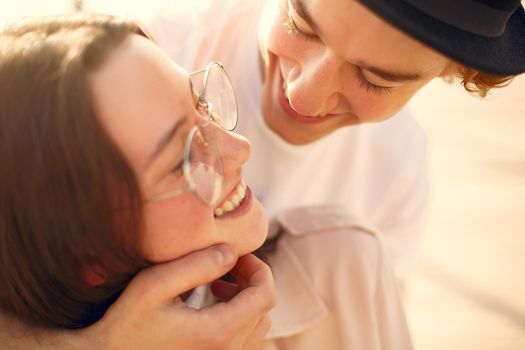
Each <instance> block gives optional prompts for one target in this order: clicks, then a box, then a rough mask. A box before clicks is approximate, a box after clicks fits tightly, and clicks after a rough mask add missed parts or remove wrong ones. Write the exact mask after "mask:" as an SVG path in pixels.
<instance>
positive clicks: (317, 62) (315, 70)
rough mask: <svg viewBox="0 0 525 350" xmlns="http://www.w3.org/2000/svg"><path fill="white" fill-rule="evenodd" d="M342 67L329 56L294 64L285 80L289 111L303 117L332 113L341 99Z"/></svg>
mask: <svg viewBox="0 0 525 350" xmlns="http://www.w3.org/2000/svg"><path fill="white" fill-rule="evenodd" d="M343 69H344V65H343V63H342V62H341V61H340V60H339V59H337V58H336V57H333V56H331V55H330V54H329V53H326V54H323V55H320V56H317V57H311V56H310V57H309V58H308V59H307V60H305V62H302V63H301V62H297V63H296V64H295V65H294V66H293V67H292V68H291V69H290V71H289V72H288V75H287V77H286V92H287V97H288V100H289V102H290V105H291V106H292V108H293V109H294V110H295V111H296V112H297V113H300V114H303V115H311V116H317V115H324V114H330V113H334V112H335V111H336V109H337V108H338V106H339V105H340V103H341V99H342V98H343V96H342V94H341V90H342V84H341V76H342V74H343Z"/></svg>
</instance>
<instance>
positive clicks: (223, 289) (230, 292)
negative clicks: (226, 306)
mask: <svg viewBox="0 0 525 350" xmlns="http://www.w3.org/2000/svg"><path fill="white" fill-rule="evenodd" d="M211 291H212V293H213V295H214V296H215V297H216V298H217V299H218V300H220V301H229V300H230V299H231V298H233V297H234V296H236V295H237V293H238V292H239V286H237V285H236V284H235V283H230V282H226V281H223V280H215V281H213V282H212V283H211Z"/></svg>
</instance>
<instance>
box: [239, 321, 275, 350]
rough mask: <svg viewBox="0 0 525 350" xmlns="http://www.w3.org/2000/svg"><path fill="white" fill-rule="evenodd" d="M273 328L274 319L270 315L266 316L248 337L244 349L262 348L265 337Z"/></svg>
mask: <svg viewBox="0 0 525 350" xmlns="http://www.w3.org/2000/svg"><path fill="white" fill-rule="evenodd" d="M271 328H272V320H271V318H270V316H269V315H266V316H264V317H263V318H261V320H260V321H259V322H258V323H257V325H256V326H255V328H254V329H253V331H252V333H251V334H250V336H249V337H248V338H247V339H246V342H245V343H244V347H243V349H262V348H263V346H262V345H263V341H264V337H265V336H266V334H268V332H269V331H270V329H271Z"/></svg>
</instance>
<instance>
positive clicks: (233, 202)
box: [214, 181, 246, 216]
mask: <svg viewBox="0 0 525 350" xmlns="http://www.w3.org/2000/svg"><path fill="white" fill-rule="evenodd" d="M245 195H246V183H245V182H244V181H241V183H240V184H239V185H238V186H237V189H236V191H235V192H233V194H232V196H231V197H230V198H228V200H226V201H225V202H223V203H222V205H221V206H220V207H218V208H215V210H214V214H215V216H221V215H223V214H224V213H227V212H229V211H232V210H234V209H235V208H238V207H239V205H240V204H241V202H242V200H243V199H244V196H245Z"/></svg>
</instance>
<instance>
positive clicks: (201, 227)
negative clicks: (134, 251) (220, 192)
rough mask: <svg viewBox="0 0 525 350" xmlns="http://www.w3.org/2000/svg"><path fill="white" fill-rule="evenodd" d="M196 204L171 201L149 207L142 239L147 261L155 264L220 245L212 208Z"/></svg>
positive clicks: (178, 200) (191, 200) (142, 250)
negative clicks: (217, 243) (217, 239)
mask: <svg viewBox="0 0 525 350" xmlns="http://www.w3.org/2000/svg"><path fill="white" fill-rule="evenodd" d="M188 195H190V196H191V194H188ZM195 201H196V200H194V199H193V198H190V199H188V200H187V201H184V200H183V199H179V198H177V199H171V200H170V199H168V200H165V201H161V202H158V203H152V204H150V205H148V206H147V207H146V208H145V213H144V215H145V232H144V233H143V234H142V237H141V252H142V254H143V255H144V258H146V259H147V260H149V261H152V262H163V261H168V260H173V259H176V258H178V257H181V256H183V255H186V254H188V253H190V252H193V251H195V250H199V249H202V248H205V247H208V246H210V245H212V244H214V243H215V242H216V236H217V235H216V233H215V232H216V228H215V227H214V226H215V225H214V220H213V215H211V214H210V209H209V208H207V207H204V206H203V205H200V203H194V202H195Z"/></svg>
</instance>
